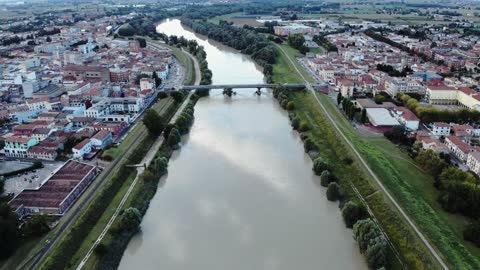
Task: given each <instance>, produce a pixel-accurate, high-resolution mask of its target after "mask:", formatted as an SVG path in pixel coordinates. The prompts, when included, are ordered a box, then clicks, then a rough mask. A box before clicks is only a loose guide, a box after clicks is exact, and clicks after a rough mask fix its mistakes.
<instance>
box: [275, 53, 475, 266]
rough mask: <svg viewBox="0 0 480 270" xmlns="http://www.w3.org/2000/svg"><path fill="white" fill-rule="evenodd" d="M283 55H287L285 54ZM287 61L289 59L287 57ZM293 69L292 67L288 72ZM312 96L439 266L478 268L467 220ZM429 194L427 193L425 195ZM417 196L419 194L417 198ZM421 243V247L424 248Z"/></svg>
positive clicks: (322, 98)
mask: <svg viewBox="0 0 480 270" xmlns="http://www.w3.org/2000/svg"><path fill="white" fill-rule="evenodd" d="M286 54H287V55H288V53H286ZM290 58H292V56H291V55H290ZM293 59H294V60H293V61H295V62H297V61H296V59H295V58H293ZM294 70H295V68H293V70H292V71H294ZM279 77H282V76H279ZM315 95H316V98H317V99H318V102H320V103H321V104H323V106H325V107H326V108H327V111H328V112H329V114H330V115H331V117H332V118H333V119H334V121H335V122H336V123H337V125H338V127H339V130H341V131H342V132H343V134H345V136H346V138H348V139H349V140H350V142H351V143H352V144H353V145H354V146H355V148H356V149H357V150H358V151H359V152H360V153H361V155H362V156H363V157H364V159H365V161H366V163H368V165H369V166H370V167H371V168H372V169H373V170H374V171H375V173H376V174H377V175H378V176H379V177H380V179H381V183H382V184H383V185H385V187H386V188H387V189H388V191H389V192H390V193H391V194H392V196H393V197H394V198H395V200H396V201H398V203H399V204H400V205H401V207H402V208H403V210H405V212H407V213H408V217H411V218H412V222H414V224H415V226H418V228H419V229H421V231H422V232H423V234H424V235H425V237H428V240H426V241H428V242H431V244H432V245H433V246H434V247H431V248H433V250H434V252H437V254H438V256H440V257H441V258H442V259H443V260H444V261H445V263H446V264H447V265H448V266H445V265H444V266H443V267H444V268H445V267H451V268H453V269H478V267H480V264H479V260H478V254H479V250H478V248H475V247H472V245H471V244H470V243H468V242H466V241H464V240H463V238H462V233H461V232H462V228H463V227H464V226H465V225H464V224H466V223H467V221H466V220H465V218H463V217H461V216H459V215H452V214H449V213H446V212H445V211H444V210H443V209H441V207H440V206H438V202H437V201H436V197H435V196H434V195H433V194H435V193H436V191H434V188H433V184H432V183H433V179H432V178H431V176H429V175H427V174H425V173H424V172H422V171H420V170H419V169H418V168H416V167H415V166H412V164H411V161H410V158H409V157H408V156H407V155H406V154H405V153H402V151H400V150H399V149H398V147H397V146H395V145H393V144H392V143H391V142H390V141H388V140H386V139H385V138H383V137H381V138H360V137H359V136H358V135H357V134H356V131H355V130H354V129H353V127H352V125H351V124H350V123H349V122H348V121H347V120H346V119H345V118H344V117H343V116H342V115H341V114H340V113H339V111H338V109H337V108H336V106H335V105H334V104H333V102H332V100H331V99H329V98H328V97H327V96H326V95H323V94H318V93H317V94H315ZM298 102H299V103H301V104H306V102H305V100H299V101H298ZM315 105H316V104H315V102H313V105H312V106H315ZM309 110H311V109H309ZM374 184H375V188H376V189H378V188H380V187H379V185H377V184H376V183H374ZM382 188H383V187H382ZM429 192H430V194H428V193H429ZM418 194H422V195H421V196H418ZM364 196H366V198H367V199H366V201H368V203H369V205H371V206H372V208H376V209H377V210H376V212H377V214H376V215H377V216H378V217H379V219H380V220H381V221H382V223H383V227H384V228H387V229H388V230H389V231H390V232H389V234H390V235H393V239H392V240H394V242H395V243H396V246H398V247H399V250H400V251H401V253H402V254H408V251H409V250H411V248H409V247H408V245H409V242H407V243H404V242H405V241H402V240H403V239H404V235H403V234H402V233H401V232H395V231H394V229H393V228H394V226H393V224H394V223H393V222H389V221H388V220H389V219H391V213H388V212H385V210H382V207H381V206H380V205H378V204H379V203H381V201H382V200H381V197H380V198H376V197H378V196H376V195H375V196H369V193H365V194H364ZM387 203H388V200H387ZM398 214H399V213H398V211H397V215H398ZM400 216H401V215H400ZM385 220H386V221H385ZM402 220H403V222H404V223H405V222H406V219H405V218H403V217H402ZM462 223H463V225H462ZM405 225H406V224H405ZM415 234H416V235H418V232H415ZM414 236H415V235H414ZM396 238H398V239H396ZM402 242H403V243H402ZM428 242H427V243H428ZM424 243H425V242H424ZM424 243H422V244H423V246H424V248H426V247H425V245H424ZM410 245H411V244H410ZM414 246H416V245H414ZM467 247H468V249H467ZM405 251H406V253H405ZM407 261H408V260H407Z"/></svg>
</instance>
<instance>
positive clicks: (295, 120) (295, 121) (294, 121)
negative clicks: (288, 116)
mask: <svg viewBox="0 0 480 270" xmlns="http://www.w3.org/2000/svg"><path fill="white" fill-rule="evenodd" d="M299 127H300V120H298V118H297V117H294V118H292V128H293V129H294V130H297V129H298V128H299Z"/></svg>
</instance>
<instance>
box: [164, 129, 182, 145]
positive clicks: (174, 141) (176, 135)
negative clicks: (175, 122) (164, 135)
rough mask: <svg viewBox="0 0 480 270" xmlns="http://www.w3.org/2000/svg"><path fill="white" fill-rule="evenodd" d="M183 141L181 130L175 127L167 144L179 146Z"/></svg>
mask: <svg viewBox="0 0 480 270" xmlns="http://www.w3.org/2000/svg"><path fill="white" fill-rule="evenodd" d="M180 141H181V137H180V132H179V131H178V129H176V128H173V129H172V130H171V131H170V134H169V135H168V139H167V144H168V145H169V146H171V147H177V146H178V144H179V143H180Z"/></svg>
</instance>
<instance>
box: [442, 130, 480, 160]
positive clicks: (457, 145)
mask: <svg viewBox="0 0 480 270" xmlns="http://www.w3.org/2000/svg"><path fill="white" fill-rule="evenodd" d="M445 145H446V146H447V147H448V149H450V150H451V151H452V152H453V154H455V156H456V157H458V159H460V160H461V161H466V160H467V156H468V154H469V153H470V152H473V151H475V149H474V148H473V147H472V146H470V145H469V144H467V143H465V142H464V141H462V140H460V139H459V138H458V137H456V136H448V137H447V138H445Z"/></svg>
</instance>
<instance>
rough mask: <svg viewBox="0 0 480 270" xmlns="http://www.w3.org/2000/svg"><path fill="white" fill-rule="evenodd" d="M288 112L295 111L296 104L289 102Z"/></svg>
mask: <svg viewBox="0 0 480 270" xmlns="http://www.w3.org/2000/svg"><path fill="white" fill-rule="evenodd" d="M287 110H289V111H293V110H295V103H293V101H289V102H288V104H287Z"/></svg>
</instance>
